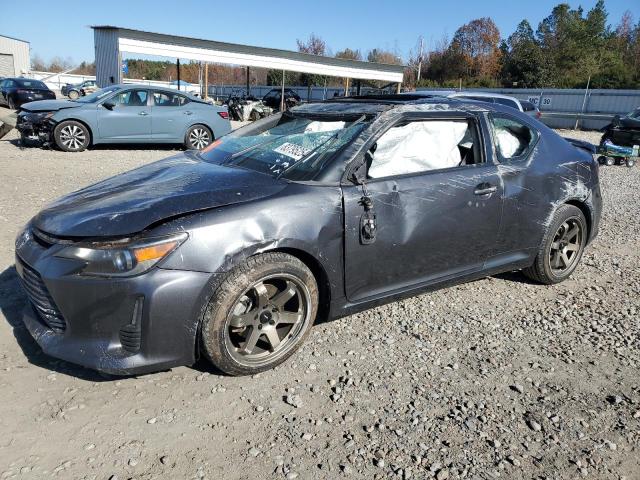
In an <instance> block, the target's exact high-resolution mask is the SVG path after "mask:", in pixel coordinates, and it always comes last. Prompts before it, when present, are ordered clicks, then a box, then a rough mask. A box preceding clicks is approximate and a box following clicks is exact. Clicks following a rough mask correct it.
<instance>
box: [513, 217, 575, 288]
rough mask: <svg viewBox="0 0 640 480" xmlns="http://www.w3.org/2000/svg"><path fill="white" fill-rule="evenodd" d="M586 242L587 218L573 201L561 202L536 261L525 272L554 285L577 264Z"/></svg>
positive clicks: (570, 272)
mask: <svg viewBox="0 0 640 480" xmlns="http://www.w3.org/2000/svg"><path fill="white" fill-rule="evenodd" d="M586 243H587V221H586V219H585V218H584V214H583V213H582V211H581V210H580V209H579V208H578V207H575V206H573V205H562V206H560V207H559V208H558V209H557V210H556V212H555V214H554V215H553V218H552V219H551V223H550V225H549V228H548V230H547V233H546V235H545V238H544V239H543V241H542V245H541V246H540V249H539V250H538V254H537V255H536V259H535V262H534V263H533V265H532V266H530V267H528V268H525V269H524V270H523V273H524V274H525V275H526V276H527V277H529V278H531V279H532V280H535V281H537V282H540V283H544V284H546V285H552V284H554V283H560V282H562V281H564V280H566V279H567V278H568V277H569V276H570V275H571V274H572V273H573V271H574V270H575V269H576V267H577V266H578V262H579V261H580V258H581V257H582V252H583V251H584V247H585V245H586Z"/></svg>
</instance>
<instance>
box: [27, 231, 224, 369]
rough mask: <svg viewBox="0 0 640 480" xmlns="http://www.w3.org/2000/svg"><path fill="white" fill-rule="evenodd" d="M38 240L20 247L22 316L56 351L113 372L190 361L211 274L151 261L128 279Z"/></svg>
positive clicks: (46, 349)
mask: <svg viewBox="0 0 640 480" xmlns="http://www.w3.org/2000/svg"><path fill="white" fill-rule="evenodd" d="M48 250H49V249H46V248H44V247H42V246H40V245H38V244H37V242H36V241H35V240H30V241H27V242H25V243H24V244H22V245H21V246H20V248H16V270H17V272H18V275H19V277H20V279H21V283H22V286H23V288H24V290H25V292H26V293H27V297H28V298H29V304H28V305H27V306H26V307H25V309H24V312H23V321H24V324H25V326H26V327H27V329H28V330H29V332H30V333H31V335H32V336H33V338H34V339H35V341H36V342H37V343H38V345H40V347H41V348H42V350H43V351H44V352H45V353H46V354H48V355H51V356H52V357H56V358H60V359H62V360H66V361H69V362H72V363H75V364H78V365H82V366H85V367H88V368H91V369H95V370H99V371H102V372H106V373H110V374H115V375H133V374H140V373H147V372H151V371H158V370H163V369H167V368H170V367H173V366H178V365H191V364H193V363H194V362H195V360H196V344H195V342H196V337H197V331H198V324H199V319H200V318H201V317H202V313H203V305H206V299H207V292H208V291H209V289H208V285H209V283H210V282H211V280H212V275H211V274H208V273H202V272H192V271H182V270H167V269H162V268H153V269H152V270H150V271H149V272H147V273H145V274H142V275H139V276H136V277H129V278H117V279H115V278H97V277H93V278H92V277H83V276H80V275H78V274H76V273H71V272H70V267H69V263H68V260H67V259H63V258H58V257H55V256H53V255H52V254H50V253H49V251H48Z"/></svg>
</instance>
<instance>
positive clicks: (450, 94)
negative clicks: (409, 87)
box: [402, 90, 520, 102]
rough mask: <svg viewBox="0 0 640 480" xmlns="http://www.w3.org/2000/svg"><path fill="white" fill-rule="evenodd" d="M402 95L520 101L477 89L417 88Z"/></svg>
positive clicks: (508, 96)
mask: <svg viewBox="0 0 640 480" xmlns="http://www.w3.org/2000/svg"><path fill="white" fill-rule="evenodd" d="M402 95H421V96H427V97H431V96H434V95H440V96H444V97H450V98H454V97H482V98H504V99H508V100H515V101H516V102H520V100H518V99H517V98H516V97H512V96H510V95H504V94H502V93H493V92H477V91H475V90H463V91H457V90H416V91H415V92H408V93H403V94H402Z"/></svg>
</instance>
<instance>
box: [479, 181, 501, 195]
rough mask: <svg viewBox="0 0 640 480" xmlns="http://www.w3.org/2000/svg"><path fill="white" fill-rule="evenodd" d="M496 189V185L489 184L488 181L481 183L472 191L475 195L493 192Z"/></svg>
mask: <svg viewBox="0 0 640 480" xmlns="http://www.w3.org/2000/svg"><path fill="white" fill-rule="evenodd" d="M496 190H498V187H496V186H495V185H489V184H488V183H481V184H480V185H478V186H477V187H476V189H475V190H474V191H473V193H474V194H475V195H489V194H491V193H494V192H495V191H496Z"/></svg>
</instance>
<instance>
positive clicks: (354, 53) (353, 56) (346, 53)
mask: <svg viewBox="0 0 640 480" xmlns="http://www.w3.org/2000/svg"><path fill="white" fill-rule="evenodd" d="M336 58H343V59H345V60H358V61H362V54H361V53H360V50H351V49H350V48H345V49H344V50H341V51H339V52H338V53H336Z"/></svg>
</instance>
